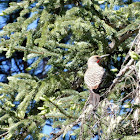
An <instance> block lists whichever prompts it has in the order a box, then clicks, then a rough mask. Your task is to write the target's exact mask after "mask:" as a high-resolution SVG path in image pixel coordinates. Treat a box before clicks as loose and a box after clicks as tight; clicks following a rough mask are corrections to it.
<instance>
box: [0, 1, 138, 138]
mask: <svg viewBox="0 0 140 140" xmlns="http://www.w3.org/2000/svg"><path fill="white" fill-rule="evenodd" d="M101 6H105V8H104V9H102V8H101ZM122 6H123V7H122ZM116 7H119V8H118V9H117V10H116ZM139 9H140V3H139V2H132V3H130V4H128V5H125V3H123V2H122V1H119V0H108V1H107V0H98V1H97V0H96V1H93V0H74V1H71V0H64V1H63V0H39V1H38V0H37V1H34V0H28V1H27V0H23V1H22V2H19V3H18V2H12V3H10V7H9V8H7V9H6V10H4V11H3V12H2V13H1V14H0V16H4V15H9V14H11V13H14V12H16V11H17V10H20V13H19V17H18V18H17V19H16V21H15V22H13V23H9V24H7V25H5V26H4V28H3V30H2V31H1V32H0V37H1V42H0V52H6V57H7V58H10V57H11V56H12V55H13V53H14V52H15V51H22V52H24V57H23V60H24V61H28V60H31V59H34V58H35V59H36V61H34V62H33V63H32V64H31V65H30V66H29V67H27V68H26V72H27V73H20V74H16V75H11V76H9V77H8V78H7V79H8V83H7V84H6V83H5V84H4V83H0V131H2V132H8V133H7V135H6V136H5V139H7V140H8V139H20V138H22V139H23V138H26V137H27V136H28V135H31V136H32V137H33V139H41V138H42V137H48V136H46V135H44V134H42V132H41V131H42V128H43V126H44V125H45V121H46V119H48V118H49V119H52V120H53V127H54V128H56V127H60V128H64V127H67V125H69V124H72V123H73V122H75V120H76V119H78V117H79V116H80V115H81V113H82V111H83V107H84V105H85V102H86V100H87V98H88V96H89V93H88V91H85V89H87V87H86V86H85V85H84V82H83V81H84V80H83V76H84V72H85V69H86V62H87V59H88V58H89V57H90V56H91V55H94V54H99V55H102V54H107V53H110V54H112V55H111V56H110V58H109V59H108V60H107V61H108V62H107V64H108V65H107V66H106V68H107V69H108V71H109V73H110V75H111V78H110V79H109V80H110V81H111V80H112V79H114V78H115V73H116V72H117V71H119V70H120V68H121V66H122V63H123V61H124V58H125V56H127V54H129V53H128V51H129V49H130V43H131V42H132V40H133V39H134V37H135V36H136V33H138V29H139V27H138V26H139V23H140V12H139ZM26 15H29V17H28V16H26ZM35 21H37V23H36V24H37V25H36V27H35V28H34V29H30V28H29V25H32V23H34V22H35ZM134 47H135V46H132V49H134ZM133 52H134V51H130V56H131V58H133V59H134V60H138V59H139V56H138V54H137V52H136V53H135V52H134V53H133ZM45 58H47V63H46V65H48V66H50V69H49V70H47V71H45V70H44V72H45V73H46V77H43V79H39V78H38V77H37V76H34V75H30V74H29V73H30V71H31V70H35V69H38V68H39V67H38V66H39V64H40V63H41V61H44V60H43V59H45ZM112 66H113V67H115V68H112ZM137 71H138V67H137ZM129 76H130V77H129V78H128V75H127V73H126V74H124V76H123V78H122V79H121V81H120V83H118V84H117V85H116V86H115V88H114V90H112V91H111V92H110V94H109V95H108V97H107V98H108V102H107V103H106V102H105V101H104V100H103V101H102V102H101V104H100V106H99V108H98V110H97V113H98V114H99V116H98V117H97V116H96V117H95V119H93V118H90V119H89V120H85V123H84V125H83V131H84V133H83V137H84V139H90V138H92V137H94V135H95V134H96V133H98V135H100V136H101V138H103V139H105V138H106V136H107V138H108V139H117V138H121V137H122V136H124V139H127V137H128V135H130V133H127V132H126V131H127V130H126V129H125V128H126V126H127V127H130V126H131V123H130V120H132V119H133V114H132V113H131V112H130V115H129V116H127V113H128V112H129V111H130V110H129V111H128V109H129V108H132V106H133V104H132V102H131V100H132V99H134V98H133V97H134V95H133V96H132V95H131V93H132V92H133V91H134V90H135V89H136V88H137V86H136V85H137V84H136V83H135V81H137V80H136V79H137V78H136V76H135V74H134V73H130V75H129ZM129 94H130V96H129ZM123 98H124V99H123ZM110 100H113V102H109V101H110ZM124 105H126V106H124ZM127 105H129V106H127ZM123 106H124V108H123ZM108 107H109V108H110V110H111V111H110V112H106V111H104V110H107V109H108ZM121 111H122V112H123V113H122V114H121V113H120V112H121ZM113 113H114V114H113ZM113 115H114V116H115V117H114V116H113ZM97 122H98V123H97ZM91 128H92V129H91ZM70 129H71V128H69V129H66V130H65V131H64V135H65V134H66V133H67V131H68V130H70ZM72 129H73V128H72ZM128 129H129V128H128ZM99 130H102V132H103V134H100V132H99ZM121 132H123V133H122V134H121ZM128 132H132V134H134V133H133V129H132V126H131V127H130V129H129V130H128ZM80 133H81V130H80V128H77V129H75V130H73V134H74V135H76V136H77V138H78V137H80ZM0 136H1V135H0ZM134 138H135V136H134Z"/></svg>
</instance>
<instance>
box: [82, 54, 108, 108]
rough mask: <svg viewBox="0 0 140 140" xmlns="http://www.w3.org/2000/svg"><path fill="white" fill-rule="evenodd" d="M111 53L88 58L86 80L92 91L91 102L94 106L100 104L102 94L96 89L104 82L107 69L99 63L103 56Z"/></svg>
mask: <svg viewBox="0 0 140 140" xmlns="http://www.w3.org/2000/svg"><path fill="white" fill-rule="evenodd" d="M108 55H109V54H106V55H102V56H98V55H94V56H91V57H90V58H89V59H88V62H87V65H88V69H87V70H86V72H85V75H84V81H85V83H86V84H87V86H88V88H89V91H90V99H89V101H90V103H91V104H93V106H96V105H98V103H99V101H100V95H99V94H97V93H96V90H97V89H98V88H99V86H100V85H101V84H102V82H103V79H104V77H105V70H104V68H103V67H101V66H100V65H99V63H100V61H101V59H102V58H104V57H105V56H108Z"/></svg>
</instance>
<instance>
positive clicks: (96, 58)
mask: <svg viewBox="0 0 140 140" xmlns="http://www.w3.org/2000/svg"><path fill="white" fill-rule="evenodd" d="M106 56H109V54H105V55H102V56H99V55H93V56H91V57H90V58H89V59H88V67H90V66H93V65H94V64H99V63H100V61H101V60H102V59H103V58H104V57H106Z"/></svg>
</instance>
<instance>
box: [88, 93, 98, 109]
mask: <svg viewBox="0 0 140 140" xmlns="http://www.w3.org/2000/svg"><path fill="white" fill-rule="evenodd" d="M99 102H100V95H99V94H97V93H95V92H94V91H90V97H89V103H90V104H92V105H93V106H97V105H98V104H99Z"/></svg>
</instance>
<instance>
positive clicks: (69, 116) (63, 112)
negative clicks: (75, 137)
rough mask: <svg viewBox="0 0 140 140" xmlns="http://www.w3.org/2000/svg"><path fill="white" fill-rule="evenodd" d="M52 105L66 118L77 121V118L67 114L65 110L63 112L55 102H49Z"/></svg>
mask: <svg viewBox="0 0 140 140" xmlns="http://www.w3.org/2000/svg"><path fill="white" fill-rule="evenodd" d="M48 101H49V102H50V103H51V104H53V105H54V106H55V107H56V108H57V109H58V110H59V111H60V112H61V113H62V114H64V115H65V116H66V117H68V118H69V119H76V118H77V117H73V116H71V115H70V114H67V113H66V111H65V110H63V109H62V108H60V107H59V106H58V105H57V104H55V103H54V102H52V101H51V100H48Z"/></svg>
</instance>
